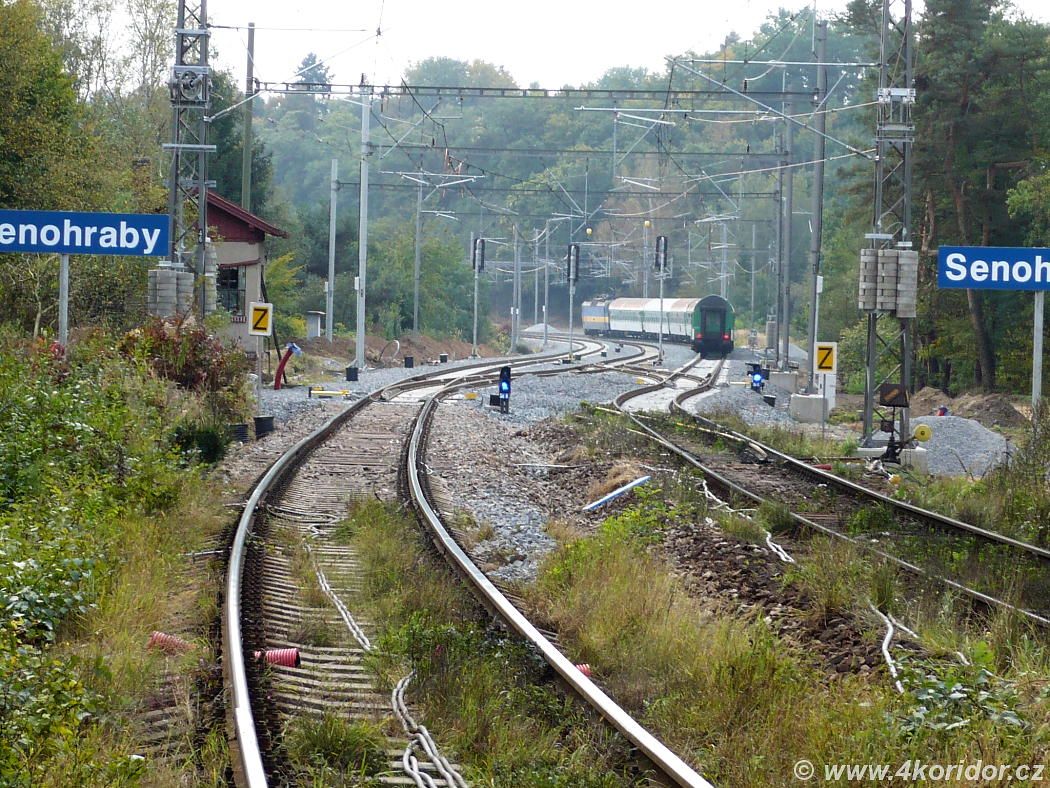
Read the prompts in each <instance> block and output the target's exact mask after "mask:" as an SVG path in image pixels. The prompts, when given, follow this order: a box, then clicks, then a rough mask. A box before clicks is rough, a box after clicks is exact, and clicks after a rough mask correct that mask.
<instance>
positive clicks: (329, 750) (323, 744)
mask: <svg viewBox="0 0 1050 788" xmlns="http://www.w3.org/2000/svg"><path fill="white" fill-rule="evenodd" d="M284 747H285V750H286V751H287V752H288V757H289V759H290V761H291V763H292V765H293V767H294V768H296V769H298V770H302V771H307V772H310V771H311V770H314V771H316V770H317V769H319V768H320V769H330V770H332V771H334V772H335V773H336V774H338V775H339V776H343V777H345V776H349V775H353V776H357V777H366V776H371V775H375V774H378V773H379V772H381V771H383V770H384V769H386V767H387V757H386V752H385V750H386V737H385V736H384V735H383V732H382V730H381V728H380V727H379V725H377V724H375V723H371V722H365V721H358V720H355V721H350V720H344V719H340V718H339V717H336V716H335V715H333V714H325V715H324V716H323V717H321V718H320V719H314V718H310V717H304V716H299V717H296V718H294V719H293V720H292V722H291V723H290V724H289V726H288V728H287V729H286V730H285V733H284Z"/></svg>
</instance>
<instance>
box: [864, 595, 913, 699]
mask: <svg viewBox="0 0 1050 788" xmlns="http://www.w3.org/2000/svg"><path fill="white" fill-rule="evenodd" d="M868 607H870V608H871V609H872V610H873V611H874V612H875V615H877V616H878V617H879V618H881V619H882V623H883V624H885V625H886V637H884V638H883V639H882V656H883V657H884V658H885V660H886V664H887V665H889V667H890V675H891V676H893V685H894V686H895V687H896V688H897V692H899V693H900V694H901V695H903V694H904V685H903V684H901V682H900V679H899V678H897V664H896V663H895V662H894V661H893V657H891V656H890V643H891V642H892V640H893V623H892V622H891V621H890V620H889V619H888V618H887V617H886V616H884V615H883V614H882V611H881V610H879V609H878V608H877V607H875V605H873V604H872V603H871V602H868Z"/></svg>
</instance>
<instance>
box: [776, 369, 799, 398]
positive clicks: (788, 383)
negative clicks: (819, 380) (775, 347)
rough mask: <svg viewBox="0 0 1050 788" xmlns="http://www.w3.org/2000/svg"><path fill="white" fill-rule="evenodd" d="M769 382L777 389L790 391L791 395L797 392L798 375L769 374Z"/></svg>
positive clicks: (789, 373) (786, 373)
mask: <svg viewBox="0 0 1050 788" xmlns="http://www.w3.org/2000/svg"><path fill="white" fill-rule="evenodd" d="M769 382H770V383H772V384H773V385H774V386H776V387H777V388H778V389H783V390H784V391H790V392H791V393H792V394H794V393H795V392H796V391H798V375H797V374H796V373H794V372H770V373H769Z"/></svg>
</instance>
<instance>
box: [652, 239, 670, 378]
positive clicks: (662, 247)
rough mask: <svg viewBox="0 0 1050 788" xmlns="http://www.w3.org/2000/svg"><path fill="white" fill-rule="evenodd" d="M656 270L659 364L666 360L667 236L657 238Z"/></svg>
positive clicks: (654, 262) (654, 266)
mask: <svg viewBox="0 0 1050 788" xmlns="http://www.w3.org/2000/svg"><path fill="white" fill-rule="evenodd" d="M653 268H654V269H655V270H656V278H657V280H658V281H659V282H660V342H659V345H660V357H659V358H658V359H657V361H658V362H660V363H662V362H663V360H664V279H666V278H667V274H666V272H667V236H666V235H658V236H656V259H655V260H654V261H653Z"/></svg>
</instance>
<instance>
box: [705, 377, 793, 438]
mask: <svg viewBox="0 0 1050 788" xmlns="http://www.w3.org/2000/svg"><path fill="white" fill-rule="evenodd" d="M764 393H765V394H770V395H773V396H775V397H776V405H775V406H770V405H767V404H766V402H765V400H764V399H763V398H762V395H761V394H758V393H756V392H754V391H752V390H751V387H750V386H729V387H728V388H721V389H715V390H714V391H712V392H710V393H709V394H701V395H700V396H697V397H693V398H692V399H690V400H688V401H687V402H686V407H687V408H689V409H690V410H691V411H693V412H694V413H699V414H702V415H706V414H717V413H718V412H719V411H729V412H730V413H735V414H736V415H738V416H739V417H740V418H742V419H743V420H744V421H745V422H747V423H748V424H749V425H751V426H753V427H782V428H785V429H790V428H792V427H797V426H798V422H796V421H795V420H794V419H793V418H791V416H790V415H789V414H788V408H789V407H790V405H791V394H790V392H788V391H784V390H783V389H779V388H777V387H776V386H773V385H770V384H768V383H767V384H766V387H765V389H764Z"/></svg>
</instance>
